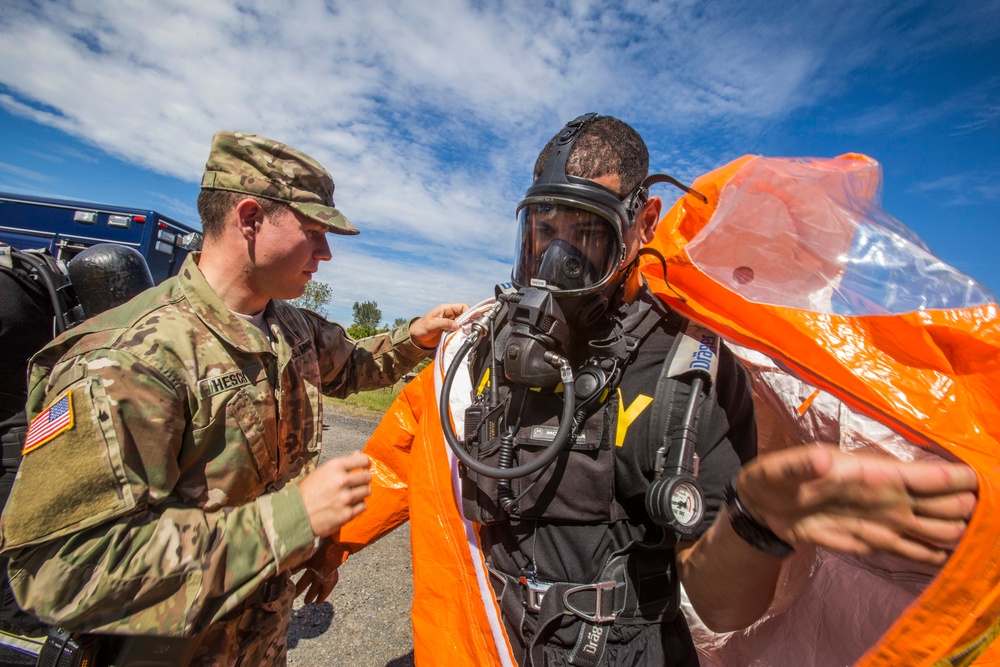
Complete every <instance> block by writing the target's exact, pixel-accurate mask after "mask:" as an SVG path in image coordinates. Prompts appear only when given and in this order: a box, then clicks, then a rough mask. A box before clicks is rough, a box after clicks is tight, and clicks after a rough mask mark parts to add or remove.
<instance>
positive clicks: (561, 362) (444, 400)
mask: <svg viewBox="0 0 1000 667" xmlns="http://www.w3.org/2000/svg"><path fill="white" fill-rule="evenodd" d="M501 306H502V303H501V302H500V301H499V300H498V301H497V303H496V305H494V306H493V308H491V309H490V310H489V311H487V312H486V313H485V314H483V315H482V316H481V317H480V318H479V319H478V320H476V321H475V322H473V324H472V333H471V334H470V335H469V337H468V338H466V339H465V341H464V342H463V343H462V346H461V347H460V348H459V349H458V352H457V353H456V354H455V358H454V359H453V360H452V362H451V366H450V368H448V371H447V372H446V373H445V376H444V384H443V386H442V387H441V398H440V401H439V403H438V410H439V413H440V416H441V430H442V432H443V433H444V439H445V442H447V443H448V447H450V448H451V451H452V452H453V453H454V454H455V456H456V457H457V458H458V460H459V461H461V462H462V465H464V466H465V467H467V468H468V469H469V470H471V471H473V472H474V473H476V474H479V475H483V476H484V477H492V478H494V479H515V478H518V477H524V476H525V475H530V474H531V473H533V472H535V471H537V470H541V469H542V468H544V467H545V466H547V465H548V464H549V463H551V462H552V461H553V460H554V459H555V457H556V456H557V455H558V454H559V451H560V450H561V449H562V448H563V445H565V444H566V442H568V441H569V436H570V433H571V432H572V430H573V423H574V422H573V414H574V412H575V411H576V394H575V390H574V386H575V381H574V379H573V369H572V368H571V367H570V364H569V360H568V359H566V358H565V357H562V356H560V355H558V354H556V353H555V352H546V353H545V354H544V355H543V359H544V360H545V361H546V362H547V363H549V364H551V365H552V366H554V367H556V368H558V369H559V373H560V379H561V381H562V384H563V410H562V416H561V417H560V419H559V430H558V431H556V436H555V438H554V439H553V440H552V443H551V444H550V445H548V447H546V448H545V451H544V452H542V454H541V456H539V457H538V458H537V459H535V460H534V461H532V462H531V463H525V464H524V465H519V466H514V467H513V468H498V467H494V466H488V465H486V464H484V463H481V462H480V461H477V460H476V459H475V458H473V457H472V455H471V454H469V453H468V452H467V451H466V450H465V447H464V446H463V445H462V443H461V442H460V441H459V439H458V436H457V435H456V434H455V429H454V428H452V424H451V412H450V410H449V405H448V403H449V400H448V399H449V397H450V395H451V386H452V383H453V382H454V380H455V376H456V375H457V374H458V369H459V368H460V367H461V366H462V361H463V360H464V359H465V357H466V356H467V355H468V354H469V352H470V351H471V350H472V348H473V347H475V345H476V344H477V343H478V342H479V341H480V340H481V339H482V338H483V337H484V336H485V335H486V334H487V333H488V332H489V331H490V325H491V323H492V321H493V319H494V318H495V317H496V315H497V313H498V312H499V311H500V308H501ZM492 381H493V382H495V381H496V379H495V378H494V379H493V380H492Z"/></svg>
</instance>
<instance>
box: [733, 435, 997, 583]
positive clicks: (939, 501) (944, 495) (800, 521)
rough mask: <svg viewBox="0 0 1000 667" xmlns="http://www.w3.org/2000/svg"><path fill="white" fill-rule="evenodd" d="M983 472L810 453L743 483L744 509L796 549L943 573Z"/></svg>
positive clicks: (761, 461)
mask: <svg viewBox="0 0 1000 667" xmlns="http://www.w3.org/2000/svg"><path fill="white" fill-rule="evenodd" d="M977 486H978V485H977V481H976V474H975V472H974V471H973V470H972V469H971V468H969V467H968V466H966V465H963V464H960V463H948V462H944V461H915V462H903V461H898V460H896V459H893V458H889V457H883V456H874V455H870V454H847V453H844V452H841V451H839V450H838V449H836V448H834V447H829V446H823V445H807V446H803V447H792V448H790V449H786V450H782V451H778V452H773V453H770V454H765V455H762V456H760V457H758V458H757V459H755V460H754V461H751V462H750V463H749V464H747V465H746V466H745V467H744V468H743V470H742V471H741V472H740V475H739V477H738V478H737V483H736V488H737V493H738V494H739V496H740V500H741V502H742V503H743V504H744V506H745V507H746V508H747V511H749V512H750V513H751V514H752V515H753V516H754V517H755V518H756V519H757V520H758V521H760V522H761V523H764V524H766V525H767V526H768V527H770V528H771V530H773V531H774V532H775V533H776V534H777V535H778V537H780V538H781V539H783V540H785V541H786V542H789V543H791V544H815V545H817V546H821V547H825V548H827V549H832V550H834V551H841V552H844V553H851V554H868V553H871V552H873V551H886V552H889V553H892V554H896V555H898V556H903V557H905V558H909V559H911V560H914V561H918V562H922V563H929V564H932V565H941V564H942V563H944V562H945V560H947V558H948V554H949V553H950V551H951V550H953V549H954V547H955V545H957V543H958V541H959V539H960V538H961V537H962V534H963V533H964V532H965V528H966V526H967V525H968V521H969V518H970V517H971V516H972V511H973V510H974V509H975V506H976V496H975V492H976V489H977Z"/></svg>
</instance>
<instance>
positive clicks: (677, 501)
mask: <svg viewBox="0 0 1000 667" xmlns="http://www.w3.org/2000/svg"><path fill="white" fill-rule="evenodd" d="M670 512H671V514H673V516H674V520H675V521H677V523H679V524H680V525H682V526H685V527H689V526H694V525H696V524H697V523H698V522H699V521H701V517H702V515H703V514H704V512H705V507H704V504H703V502H702V497H701V492H700V491H699V490H698V488H697V487H695V486H694V485H693V484H691V483H690V482H678V483H677V484H676V485H675V486H674V488H673V489H671V490H670Z"/></svg>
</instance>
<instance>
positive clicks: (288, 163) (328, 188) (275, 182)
mask: <svg viewBox="0 0 1000 667" xmlns="http://www.w3.org/2000/svg"><path fill="white" fill-rule="evenodd" d="M201 187H202V189H205V190H229V191H231V192H242V193H245V194H248V195H256V196H258V197H265V198H267V199H274V200H276V201H280V202H285V203H287V204H288V205H289V206H291V207H292V208H293V209H295V210H296V211H298V212H299V213H301V214H302V215H304V216H306V217H307V218H309V219H311V220H315V221H316V222H319V223H321V224H324V225H326V226H327V227H329V228H330V231H331V232H333V233H335V234H358V233H360V232H359V231H358V228H357V227H355V226H354V225H352V224H351V223H350V221H349V220H348V219H347V218H345V217H344V216H343V214H341V212H340V211H338V210H337V209H336V207H335V206H334V203H333V188H334V185H333V178H332V177H331V176H330V174H329V172H327V170H326V169H324V168H323V167H322V166H321V165H320V164H319V163H318V162H316V160H314V159H312V158H311V157H309V156H308V155H306V154H305V153H303V152H301V151H297V150H295V149H294V148H292V147H291V146H286V145H285V144H281V143H278V142H277V141H272V140H271V139H267V138H265V137H261V136H257V135H256V134H249V133H247V132H231V131H228V130H224V131H222V132H216V133H215V136H214V137H212V149H211V151H210V152H209V154H208V162H207V163H206V164H205V175H204V176H202V179H201Z"/></svg>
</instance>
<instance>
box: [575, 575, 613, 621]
mask: <svg viewBox="0 0 1000 667" xmlns="http://www.w3.org/2000/svg"><path fill="white" fill-rule="evenodd" d="M618 586H622V587H623V588H624V586H625V585H624V583H621V582H617V581H598V582H597V583H594V584H584V585H582V586H574V587H573V588H570V589H568V590H567V591H566V592H564V593H563V606H564V607H566V612H565V613H566V614H573V615H575V616H578V617H579V618H582V619H583V620H585V621H587V622H589V623H611V622H613V621H614V620H615V619H616V618H618V614H619V613H621V612H622V611H623V610H624V606H625V598H624V596H622V599H621V600H620V601H619V604H615V596H614V591H615V589H616V588H618ZM590 591H593V593H594V596H593V598H590V599H589V600H588V601H587V604H586V607H587V608H586V609H581V608H580V607H578V606H576V605H574V604H573V603H572V602H571V601H570V597H571V596H574V595H578V594H586V593H589V592H590ZM608 592H610V593H611V597H610V599H609V602H610V605H611V609H609V610H608V612H607V613H605V611H604V601H605V593H608ZM590 609H593V610H594V613H593V614H590V613H588V612H589V610H590Z"/></svg>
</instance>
